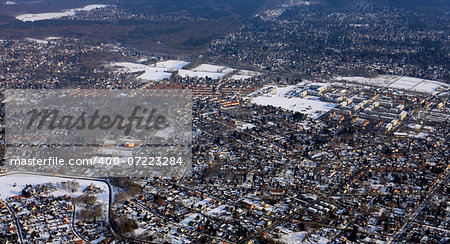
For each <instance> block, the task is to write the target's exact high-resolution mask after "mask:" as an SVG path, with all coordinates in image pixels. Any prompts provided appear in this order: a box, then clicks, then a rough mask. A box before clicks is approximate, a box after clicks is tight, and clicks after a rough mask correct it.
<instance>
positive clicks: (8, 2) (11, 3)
mask: <svg viewBox="0 0 450 244" xmlns="http://www.w3.org/2000/svg"><path fill="white" fill-rule="evenodd" d="M5 4H6V5H15V4H17V3H16V2H14V1H6V2H5Z"/></svg>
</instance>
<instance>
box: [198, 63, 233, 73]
mask: <svg viewBox="0 0 450 244" xmlns="http://www.w3.org/2000/svg"><path fill="white" fill-rule="evenodd" d="M192 70H193V71H200V72H211V73H227V74H228V73H231V72H233V71H234V69H232V68H228V67H225V66H219V65H212V64H200V65H199V66H197V67H195V68H193V69H192Z"/></svg>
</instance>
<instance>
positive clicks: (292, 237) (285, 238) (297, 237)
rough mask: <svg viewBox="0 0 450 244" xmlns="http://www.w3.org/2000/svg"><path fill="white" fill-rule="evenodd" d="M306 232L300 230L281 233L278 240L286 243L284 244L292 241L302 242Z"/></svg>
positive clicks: (292, 243)
mask: <svg viewBox="0 0 450 244" xmlns="http://www.w3.org/2000/svg"><path fill="white" fill-rule="evenodd" d="M307 233H308V232H306V231H301V232H290V233H287V234H283V235H282V237H281V238H280V241H282V242H284V243H286V244H294V243H302V242H303V238H305V235H306V234H307Z"/></svg>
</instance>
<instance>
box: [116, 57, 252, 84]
mask: <svg viewBox="0 0 450 244" xmlns="http://www.w3.org/2000/svg"><path fill="white" fill-rule="evenodd" d="M187 64H189V62H186V61H179V60H166V61H161V62H158V63H156V64H152V65H145V64H138V63H131V62H117V63H112V64H111V66H113V67H119V68H121V69H119V70H118V71H119V72H131V73H135V72H142V71H143V72H144V73H143V74H142V75H139V76H138V77H137V78H140V79H143V80H147V81H159V80H162V79H166V78H170V76H171V75H172V73H173V72H176V71H178V75H179V76H181V77H183V78H184V77H197V78H206V77H208V78H211V79H213V80H216V79H220V78H223V77H224V76H226V75H229V74H231V73H233V72H235V71H237V73H236V74H235V76H233V77H235V78H233V77H231V78H232V79H248V78H251V77H254V76H256V75H260V73H258V72H255V71H250V70H235V69H232V68H229V67H226V66H219V65H212V64H201V65H199V66H197V67H195V68H193V69H192V70H187V69H182V68H183V67H184V66H186V65H187Z"/></svg>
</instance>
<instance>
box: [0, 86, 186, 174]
mask: <svg viewBox="0 0 450 244" xmlns="http://www.w3.org/2000/svg"><path fill="white" fill-rule="evenodd" d="M5 95H6V96H5V100H4V104H5V142H6V158H5V160H6V162H7V164H6V166H9V167H10V168H9V170H14V171H16V170H21V171H22V170H25V171H33V172H41V173H42V172H45V173H49V172H51V173H59V174H66V175H84V176H86V175H91V176H102V177H103V176H105V177H106V176H134V177H151V176H175V174H181V173H182V172H184V169H186V167H187V166H188V165H190V161H191V160H192V159H191V153H192V148H191V144H192V118H191V115H192V97H191V93H190V91H189V90H146V89H136V90H131V89H129V90H95V89H54V90H43V89H42V90H38V89H25V90H7V91H6V94H5ZM55 158H57V159H58V164H54V163H53V162H54V160H53V159H55ZM8 162H9V163H10V164H8Z"/></svg>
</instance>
